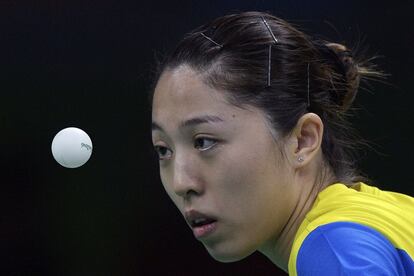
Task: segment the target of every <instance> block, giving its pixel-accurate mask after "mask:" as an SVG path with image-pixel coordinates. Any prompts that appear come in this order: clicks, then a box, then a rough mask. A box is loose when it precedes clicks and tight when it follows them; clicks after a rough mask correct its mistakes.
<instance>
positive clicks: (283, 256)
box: [259, 173, 335, 272]
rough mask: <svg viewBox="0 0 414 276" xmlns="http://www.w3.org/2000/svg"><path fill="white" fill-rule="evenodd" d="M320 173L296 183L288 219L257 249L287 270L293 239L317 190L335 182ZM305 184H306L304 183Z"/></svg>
mask: <svg viewBox="0 0 414 276" xmlns="http://www.w3.org/2000/svg"><path fill="white" fill-rule="evenodd" d="M328 175H329V176H330V177H326V176H327V174H325V173H322V174H320V175H319V177H314V178H313V179H314V180H313V181H312V180H311V181H305V180H304V179H302V181H301V182H302V183H300V185H298V187H300V191H299V197H298V200H297V201H296V205H295V206H294V208H293V210H292V212H291V214H290V216H289V219H288V221H287V223H286V224H285V226H284V227H283V229H282V231H281V232H280V234H279V235H278V236H277V237H275V238H273V239H272V240H271V241H269V242H267V243H266V245H265V246H263V247H262V248H261V249H259V251H260V252H261V253H262V254H264V255H265V256H267V257H268V258H269V259H270V260H271V261H272V262H273V263H274V264H275V265H277V266H278V267H280V268H282V269H283V270H284V271H286V272H288V263H289V256H290V252H291V250H292V246H293V240H294V238H295V235H296V232H297V231H298V229H299V226H300V224H301V223H302V221H303V220H304V219H305V216H306V214H307V213H308V212H309V211H310V209H311V208H312V205H313V203H314V202H315V199H316V197H317V196H318V194H319V192H320V191H321V190H323V189H324V188H325V187H327V186H328V185H329V184H331V183H333V182H335V178H334V177H332V175H331V174H328ZM304 184H306V185H304Z"/></svg>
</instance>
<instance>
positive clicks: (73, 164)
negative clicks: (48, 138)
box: [52, 127, 92, 168]
mask: <svg viewBox="0 0 414 276" xmlns="http://www.w3.org/2000/svg"><path fill="white" fill-rule="evenodd" d="M52 154H53V158H55V160H56V161H57V162H58V163H59V164H60V165H62V166H63V167H66V168H78V167H80V166H82V165H83V164H85V163H86V162H87V161H88V160H89V158H90V157H91V154H92V141H91V138H89V136H88V134H87V133H86V132H85V131H83V130H82V129H79V128H76V127H68V128H65V129H62V130H61V131H59V132H58V133H57V134H56V136H55V138H53V141H52Z"/></svg>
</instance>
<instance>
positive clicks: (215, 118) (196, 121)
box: [151, 115, 224, 131]
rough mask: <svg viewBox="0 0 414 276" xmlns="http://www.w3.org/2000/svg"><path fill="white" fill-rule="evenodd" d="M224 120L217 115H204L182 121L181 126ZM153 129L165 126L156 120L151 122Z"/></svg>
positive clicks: (186, 126)
mask: <svg viewBox="0 0 414 276" xmlns="http://www.w3.org/2000/svg"><path fill="white" fill-rule="evenodd" d="M220 122H224V120H223V119H222V118H220V117H218V116H215V115H203V116H198V117H194V118H191V119H188V120H185V121H184V122H181V123H180V125H179V128H188V127H191V126H195V125H199V124H209V123H220ZM151 130H152V131H154V130H160V131H164V130H163V128H162V127H161V126H160V125H159V124H158V123H156V122H152V123H151Z"/></svg>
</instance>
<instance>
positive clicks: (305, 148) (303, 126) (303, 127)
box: [287, 113, 323, 168]
mask: <svg viewBox="0 0 414 276" xmlns="http://www.w3.org/2000/svg"><path fill="white" fill-rule="evenodd" d="M322 137H323V123H322V120H321V118H320V117H319V116H318V115H316V114H315V113H306V114H305V115H303V116H302V117H301V118H300V119H299V120H298V122H297V123H296V126H295V127H294V129H293V131H292V132H291V135H290V136H289V140H290V141H289V143H288V149H287V155H288V158H289V160H290V163H291V164H292V165H293V166H294V167H295V168H300V167H303V166H305V165H306V164H308V163H309V162H311V161H312V160H313V159H315V157H316V156H317V154H318V152H319V150H320V148H321V144H322Z"/></svg>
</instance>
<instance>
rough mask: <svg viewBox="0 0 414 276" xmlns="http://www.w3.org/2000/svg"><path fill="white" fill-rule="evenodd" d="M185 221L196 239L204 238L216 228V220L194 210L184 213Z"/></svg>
mask: <svg viewBox="0 0 414 276" xmlns="http://www.w3.org/2000/svg"><path fill="white" fill-rule="evenodd" d="M185 219H186V220H187V223H188V224H189V225H190V227H191V228H192V229H193V233H194V236H195V237H196V238H202V237H206V236H207V235H209V234H211V233H213V232H214V230H215V229H216V228H217V219H216V218H215V217H212V216H210V215H207V214H203V213H201V212H198V211H195V210H191V211H187V212H185Z"/></svg>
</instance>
